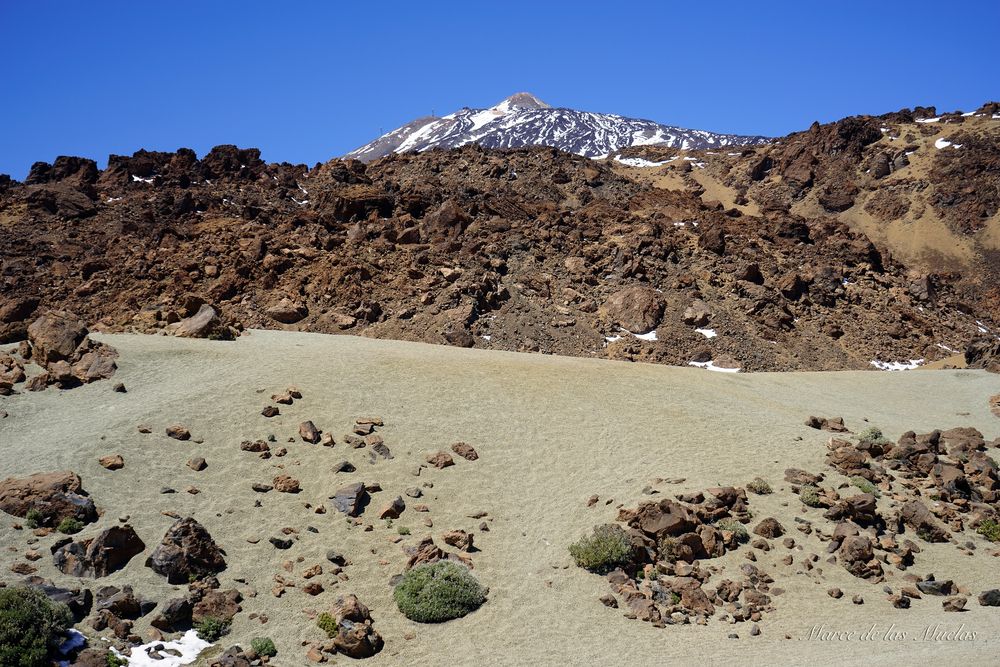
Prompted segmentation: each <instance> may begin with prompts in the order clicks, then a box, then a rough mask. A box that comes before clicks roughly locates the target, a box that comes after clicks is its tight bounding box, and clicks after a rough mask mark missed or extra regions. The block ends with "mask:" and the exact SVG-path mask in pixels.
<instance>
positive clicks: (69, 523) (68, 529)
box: [56, 516, 83, 535]
mask: <svg viewBox="0 0 1000 667" xmlns="http://www.w3.org/2000/svg"><path fill="white" fill-rule="evenodd" d="M56 530H58V531H59V532H60V533H65V534H67V535H73V534H74V533H79V532H80V531H81V530H83V522H82V521H80V520H79V519H75V518H73V517H71V516H68V517H66V518H65V519H63V520H62V521H60V522H59V525H58V526H56Z"/></svg>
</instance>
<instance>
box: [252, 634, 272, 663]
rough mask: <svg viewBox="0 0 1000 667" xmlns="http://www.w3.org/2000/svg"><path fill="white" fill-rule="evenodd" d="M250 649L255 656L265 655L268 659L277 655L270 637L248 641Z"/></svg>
mask: <svg viewBox="0 0 1000 667" xmlns="http://www.w3.org/2000/svg"><path fill="white" fill-rule="evenodd" d="M250 648H252V649H253V652H254V653H256V654H257V655H266V656H267V657H268V658H273V657H274V656H276V655H278V649H277V648H276V647H275V645H274V642H273V641H272V640H271V638H270V637H254V638H253V639H252V640H250Z"/></svg>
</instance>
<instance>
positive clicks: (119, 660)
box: [107, 651, 128, 667]
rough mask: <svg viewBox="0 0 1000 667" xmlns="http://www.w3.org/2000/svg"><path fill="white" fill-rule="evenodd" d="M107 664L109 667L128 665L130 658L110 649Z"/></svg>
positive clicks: (125, 666) (126, 666) (124, 666)
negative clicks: (116, 653)
mask: <svg viewBox="0 0 1000 667" xmlns="http://www.w3.org/2000/svg"><path fill="white" fill-rule="evenodd" d="M107 665H108V667H128V658H123V657H119V656H117V655H115V654H114V653H112V652H111V651H108V657H107Z"/></svg>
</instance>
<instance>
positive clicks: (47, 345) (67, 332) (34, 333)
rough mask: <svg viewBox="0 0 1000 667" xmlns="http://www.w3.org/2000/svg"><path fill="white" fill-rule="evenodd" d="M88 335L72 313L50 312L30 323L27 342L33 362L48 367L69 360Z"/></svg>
mask: <svg viewBox="0 0 1000 667" xmlns="http://www.w3.org/2000/svg"><path fill="white" fill-rule="evenodd" d="M88 333H89V332H88V331H87V327H86V326H84V324H83V321H81V320H80V319H79V318H78V317H76V316H75V315H73V314H72V313H69V312H66V311H64V310H52V311H49V312H48V313H46V314H45V315H42V316H41V317H39V318H38V319H37V320H35V321H34V322H32V323H31V326H29V327H28V340H29V341H30V342H31V347H32V351H33V352H32V353H33V356H34V358H35V360H36V361H38V362H39V363H41V364H43V365H48V364H50V363H53V362H56V361H66V360H68V359H71V358H72V357H73V353H74V352H76V348H77V347H79V345H80V344H81V343H82V342H83V340H84V339H85V338H86V337H87V334H88Z"/></svg>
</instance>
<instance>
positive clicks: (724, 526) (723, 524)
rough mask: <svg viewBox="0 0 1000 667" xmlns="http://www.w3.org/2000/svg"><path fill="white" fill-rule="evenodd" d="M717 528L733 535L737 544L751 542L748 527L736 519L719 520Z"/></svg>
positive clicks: (716, 523)
mask: <svg viewBox="0 0 1000 667" xmlns="http://www.w3.org/2000/svg"><path fill="white" fill-rule="evenodd" d="M715 527H716V528H718V529H719V530H728V531H730V532H731V533H733V535H735V536H736V541H737V542H748V541H749V540H750V533H749V532H748V531H747V527H746V526H744V525H743V524H742V523H740V522H739V521H737V520H736V519H731V518H725V519H719V520H718V521H716V522H715Z"/></svg>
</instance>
